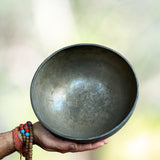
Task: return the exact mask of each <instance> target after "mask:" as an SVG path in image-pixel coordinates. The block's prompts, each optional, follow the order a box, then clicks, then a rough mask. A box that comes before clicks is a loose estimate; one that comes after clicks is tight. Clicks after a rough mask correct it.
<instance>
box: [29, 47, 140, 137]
mask: <svg viewBox="0 0 160 160" xmlns="http://www.w3.org/2000/svg"><path fill="white" fill-rule="evenodd" d="M136 95H137V83H136V79H135V75H134V73H133V71H132V69H131V68H130V66H129V65H128V63H127V62H126V61H125V60H124V59H123V58H122V57H121V56H119V55H118V54H116V53H114V52H113V51H112V50H109V49H106V48H103V47H99V46H90V45H84V46H83V45H82V46H73V47H68V48H65V49H62V50H60V51H58V52H57V53H56V54H53V55H51V56H50V57H49V58H48V59H47V60H45V61H44V62H43V63H42V64H41V66H40V67H39V69H38V70H37V72H36V74H35V76H34V78H33V81H32V85H31V100H32V106H33V109H34V111H35V113H36V115H37V117H38V119H39V120H40V121H41V122H42V123H43V124H44V125H45V126H46V127H47V128H48V129H49V130H50V131H52V132H53V133H55V134H58V135H60V136H64V137H72V138H73V139H74V138H75V139H76V138H79V139H87V138H92V137H96V136H100V135H103V134H105V133H107V132H109V131H110V130H112V129H113V128H115V127H116V126H117V125H119V124H120V123H121V122H122V121H123V120H124V119H125V117H126V116H127V115H128V114H129V112H130V111H131V109H132V107H133V105H134V102H135V99H136Z"/></svg>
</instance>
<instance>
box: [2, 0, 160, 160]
mask: <svg viewBox="0 0 160 160" xmlns="http://www.w3.org/2000/svg"><path fill="white" fill-rule="evenodd" d="M159 37H160V1H159V0H152V1H151V0H140V1H139V0H134V1H132V0H88V1H86V0H45V1H44V0H32V1H30V0H24V1H21V0H12V1H10V0H1V1H0V120H1V123H0V132H5V131H8V130H11V129H13V128H14V127H15V126H17V125H19V124H20V123H22V122H25V121H27V120H31V121H32V122H36V121H37V118H36V116H35V115H34V113H33V111H32V108H31V104H30V97H29V91H30V83H31V80H32V77H33V75H34V73H35V71H36V69H37V67H38V66H39V65H40V63H41V62H42V61H43V60H44V59H45V58H46V57H47V56H49V55H50V54H51V53H53V52H54V51H56V50H57V49H59V48H62V47H64V46H67V45H71V44H75V43H97V44H101V45H105V46H108V47H110V48H112V49H114V50H117V51H118V52H120V53H121V54H122V55H124V56H125V57H126V58H127V59H128V60H129V61H130V63H131V64H132V66H133V68H134V70H135V72H136V74H137V77H138V80H139V92H140V93H139V99H138V104H137V106H136V110H135V112H134V114H133V116H132V117H131V119H130V120H129V122H127V124H126V125H125V126H124V127H123V128H122V129H121V130H120V131H119V132H118V133H116V134H115V135H113V136H112V137H111V138H109V143H108V144H107V145H105V146H103V147H101V148H99V149H97V150H94V151H89V152H83V153H67V154H60V153H56V152H52V153H50V152H46V151H44V150H42V149H41V148H39V147H37V146H34V153H33V159H35V160H37V159H39V160H44V159H46V160H81V159H83V160H135V159H136V160H137V159H140V160H151V159H152V160H159V159H160V62H159V61H160V42H159ZM4 159H5V160H16V159H19V154H18V153H14V154H12V155H10V156H8V157H6V158H4Z"/></svg>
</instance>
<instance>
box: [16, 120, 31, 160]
mask: <svg viewBox="0 0 160 160" xmlns="http://www.w3.org/2000/svg"><path fill="white" fill-rule="evenodd" d="M19 130H20V133H21V135H22V139H23V143H22V144H23V146H22V155H23V156H24V157H25V160H32V148H33V125H32V123H31V122H30V121H28V122H27V123H25V124H20V125H19Z"/></svg>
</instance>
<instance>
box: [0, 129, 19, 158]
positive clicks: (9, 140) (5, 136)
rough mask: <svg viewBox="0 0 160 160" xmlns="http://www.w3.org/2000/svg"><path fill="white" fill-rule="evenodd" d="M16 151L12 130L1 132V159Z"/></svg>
mask: <svg viewBox="0 0 160 160" xmlns="http://www.w3.org/2000/svg"><path fill="white" fill-rule="evenodd" d="M14 151H16V149H15V147H14V141H13V135H12V131H10V132H6V133H0V159H2V158H3V157H5V156H7V155H9V154H11V153H13V152H14Z"/></svg>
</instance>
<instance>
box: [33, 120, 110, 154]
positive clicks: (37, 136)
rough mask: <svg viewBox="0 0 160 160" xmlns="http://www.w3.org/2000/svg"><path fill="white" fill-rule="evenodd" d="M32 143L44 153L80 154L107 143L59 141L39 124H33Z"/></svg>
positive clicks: (106, 141)
mask: <svg viewBox="0 0 160 160" xmlns="http://www.w3.org/2000/svg"><path fill="white" fill-rule="evenodd" d="M33 132H34V133H33V134H34V143H35V144H37V145H38V146H40V147H41V148H43V149H44V150H46V151H57V152H61V153H66V152H82V151H88V150H93V149H96V148H99V147H101V146H103V145H104V144H106V143H108V140H107V139H105V140H102V141H99V142H95V143H89V144H78V143H75V142H72V141H67V140H63V139H60V138H58V137H56V136H54V135H53V134H51V133H50V132H49V131H48V130H47V129H46V128H44V127H43V125H42V124H41V123H40V122H36V123H34V124H33Z"/></svg>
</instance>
